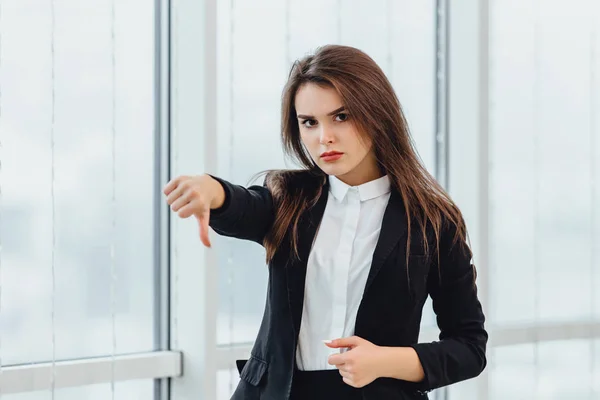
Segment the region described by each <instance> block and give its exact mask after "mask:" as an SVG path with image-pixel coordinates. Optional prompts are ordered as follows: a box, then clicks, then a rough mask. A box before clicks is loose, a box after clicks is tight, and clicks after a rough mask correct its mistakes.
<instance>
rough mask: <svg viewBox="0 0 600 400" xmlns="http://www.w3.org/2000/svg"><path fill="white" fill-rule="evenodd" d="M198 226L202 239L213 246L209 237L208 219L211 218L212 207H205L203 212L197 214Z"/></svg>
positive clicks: (209, 245) (205, 243)
mask: <svg viewBox="0 0 600 400" xmlns="http://www.w3.org/2000/svg"><path fill="white" fill-rule="evenodd" d="M196 219H197V220H198V227H199V228H200V241H202V243H203V244H204V245H205V246H206V247H211V244H210V239H209V238H208V221H209V220H210V209H209V208H207V209H205V210H204V211H203V212H202V213H201V214H199V215H196Z"/></svg>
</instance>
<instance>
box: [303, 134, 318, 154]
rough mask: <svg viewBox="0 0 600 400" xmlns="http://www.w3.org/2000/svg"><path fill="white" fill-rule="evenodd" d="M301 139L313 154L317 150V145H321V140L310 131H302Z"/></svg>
mask: <svg viewBox="0 0 600 400" xmlns="http://www.w3.org/2000/svg"><path fill="white" fill-rule="evenodd" d="M315 138H316V139H315ZM300 140H302V143H303V144H304V147H306V149H307V150H308V151H309V152H310V153H311V154H312V153H313V152H315V151H317V150H316V148H315V146H318V145H319V140H318V137H316V136H315V135H311V133H310V132H303V131H300Z"/></svg>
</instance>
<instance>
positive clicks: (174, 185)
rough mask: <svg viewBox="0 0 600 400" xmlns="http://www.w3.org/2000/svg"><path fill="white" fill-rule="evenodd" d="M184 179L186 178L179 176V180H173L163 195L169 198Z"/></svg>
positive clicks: (167, 185)
mask: <svg viewBox="0 0 600 400" xmlns="http://www.w3.org/2000/svg"><path fill="white" fill-rule="evenodd" d="M183 178H185V177H183V176H178V177H177V178H174V179H171V180H170V181H169V183H167V184H166V185H165V187H164V189H163V193H164V194H165V195H167V196H168V195H169V194H170V193H171V192H172V191H173V190H175V188H177V186H179V184H180V183H181V181H182V180H183Z"/></svg>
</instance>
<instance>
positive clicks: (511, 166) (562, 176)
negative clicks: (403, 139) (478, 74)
mask: <svg viewBox="0 0 600 400" xmlns="http://www.w3.org/2000/svg"><path fill="white" fill-rule="evenodd" d="M594 3H595V2H593V1H585V0H579V1H575V2H570V3H566V2H564V1H560V0H549V1H544V2H539V1H526V2H522V1H516V0H511V1H495V2H492V5H493V6H492V7H491V10H490V20H491V21H490V23H491V35H490V36H491V39H490V86H491V87H490V97H491V99H490V104H491V106H490V107H491V108H490V132H491V137H490V163H491V164H490V199H491V204H490V210H491V216H490V220H491V225H490V226H491V227H492V228H491V232H490V244H491V249H490V250H491V252H490V254H491V267H492V272H491V277H490V282H493V283H494V284H493V285H492V294H493V296H492V310H491V313H490V315H491V316H493V318H494V320H493V322H494V323H514V322H526V321H557V320H589V319H591V318H592V317H594V316H596V317H598V316H599V315H600V314H599V311H598V310H600V300H599V296H595V297H594V294H593V292H594V288H595V287H597V285H598V282H599V279H600V277H599V276H598V275H599V273H598V266H599V264H598V263H599V262H600V247H599V246H598V245H597V243H598V242H599V241H600V240H599V236H598V232H599V229H600V225H599V221H600V220H599V219H598V212H597V210H596V209H597V205H598V204H600V197H599V196H600V195H599V192H598V190H597V189H594V187H597V186H598V179H599V177H600V164H599V163H598V161H597V160H598V159H599V158H600V146H599V144H598V142H599V140H598V137H599V136H600V131H599V124H598V114H599V112H598V111H599V110H600V109H599V108H598V101H597V98H598V93H599V92H600V81H599V80H598V79H597V77H596V79H595V80H592V79H593V76H594V73H597V71H598V64H597V63H596V64H594V63H593V61H592V60H593V59H594V58H595V59H596V60H597V59H598V58H599V55H600V47H599V45H598V41H596V42H595V47H593V46H592V45H593V44H594V42H592V37H593V34H594V31H596V32H597V31H598V28H597V26H598V24H600V19H598V20H597V21H595V22H594V20H593V19H592V18H591V17H590V16H594V15H596V16H598V15H599V14H598V13H596V14H594V12H593V7H594ZM535 4H538V5H539V6H538V7H536V6H535ZM598 18H600V17H598ZM557 26H560V27H561V28H560V29H557ZM596 35H597V33H596ZM594 96H595V99H596V101H595V102H594V100H593V99H594ZM593 107H596V109H595V110H594V109H593ZM594 182H595V183H594ZM593 183H594V184H593ZM594 216H595V217H594Z"/></svg>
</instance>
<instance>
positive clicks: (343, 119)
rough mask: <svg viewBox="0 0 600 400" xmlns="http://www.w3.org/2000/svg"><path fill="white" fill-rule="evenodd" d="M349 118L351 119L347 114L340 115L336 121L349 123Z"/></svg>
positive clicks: (336, 117)
mask: <svg viewBox="0 0 600 400" xmlns="http://www.w3.org/2000/svg"><path fill="white" fill-rule="evenodd" d="M348 118H350V117H349V116H348V114H346V113H340V114H338V115H336V116H335V120H336V121H338V122H344V121H348Z"/></svg>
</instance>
